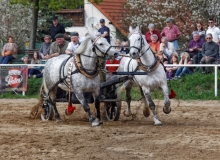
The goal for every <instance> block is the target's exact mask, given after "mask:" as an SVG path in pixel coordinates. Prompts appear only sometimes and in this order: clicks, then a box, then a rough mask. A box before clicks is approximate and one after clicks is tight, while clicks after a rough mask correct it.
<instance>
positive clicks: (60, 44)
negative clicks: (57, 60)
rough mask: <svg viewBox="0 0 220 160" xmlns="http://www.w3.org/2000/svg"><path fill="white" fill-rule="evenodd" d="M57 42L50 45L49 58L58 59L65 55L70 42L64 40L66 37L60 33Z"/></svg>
mask: <svg viewBox="0 0 220 160" xmlns="http://www.w3.org/2000/svg"><path fill="white" fill-rule="evenodd" d="M55 39H56V41H55V42H53V43H52V44H51V45H50V54H49V58H53V57H57V56H59V55H61V54H65V51H66V49H67V47H68V44H69V42H68V41H66V40H64V35H63V34H61V33H59V34H57V35H56V37H55Z"/></svg>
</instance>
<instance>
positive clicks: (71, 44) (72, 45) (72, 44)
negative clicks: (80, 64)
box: [67, 37, 85, 53]
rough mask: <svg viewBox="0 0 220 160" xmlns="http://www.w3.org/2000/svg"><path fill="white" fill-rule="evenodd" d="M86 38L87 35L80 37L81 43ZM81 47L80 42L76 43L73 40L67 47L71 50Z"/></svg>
mask: <svg viewBox="0 0 220 160" xmlns="http://www.w3.org/2000/svg"><path fill="white" fill-rule="evenodd" d="M84 39H85V37H80V38H79V43H81V42H82V41H83V40H84ZM78 47H79V44H78V43H77V44H74V43H73V42H72V41H71V42H70V43H69V44H68V47H67V49H68V50H69V51H71V52H73V53H74V52H75V50H76V49H77V48H78Z"/></svg>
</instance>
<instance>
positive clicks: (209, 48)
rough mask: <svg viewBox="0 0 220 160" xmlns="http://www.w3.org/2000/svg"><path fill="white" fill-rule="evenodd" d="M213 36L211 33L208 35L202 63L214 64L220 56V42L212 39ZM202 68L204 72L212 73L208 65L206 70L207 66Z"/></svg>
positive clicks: (203, 47)
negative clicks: (219, 45)
mask: <svg viewBox="0 0 220 160" xmlns="http://www.w3.org/2000/svg"><path fill="white" fill-rule="evenodd" d="M212 39H213V37H212V34H211V33H208V34H207V35H206V42H205V43H203V45H202V56H203V57H202V59H201V64H212V63H213V62H214V61H215V60H216V58H218V53H219V47H218V44H217V43H215V42H214V41H212ZM201 68H202V73H203V74H204V73H211V67H207V70H206V71H205V67H201Z"/></svg>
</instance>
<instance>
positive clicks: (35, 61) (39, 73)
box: [28, 52, 43, 78]
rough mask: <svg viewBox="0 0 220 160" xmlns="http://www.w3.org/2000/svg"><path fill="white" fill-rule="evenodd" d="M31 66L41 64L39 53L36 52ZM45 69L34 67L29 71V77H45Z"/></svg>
mask: <svg viewBox="0 0 220 160" xmlns="http://www.w3.org/2000/svg"><path fill="white" fill-rule="evenodd" d="M31 64H41V63H40V57H39V54H38V53H37V52H34V54H33V57H32V59H31ZM42 69H43V68H42V67H41V66H40V67H39V66H32V67H30V68H29V70H28V77H29V78H30V77H32V76H33V78H41V77H42V76H43V70H42Z"/></svg>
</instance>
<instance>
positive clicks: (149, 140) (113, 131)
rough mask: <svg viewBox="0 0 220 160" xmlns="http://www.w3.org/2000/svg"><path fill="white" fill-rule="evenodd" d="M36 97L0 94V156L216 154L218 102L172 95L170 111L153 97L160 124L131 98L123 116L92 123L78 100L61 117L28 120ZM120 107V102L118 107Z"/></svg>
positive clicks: (219, 125) (61, 105) (207, 156)
mask: <svg viewBox="0 0 220 160" xmlns="http://www.w3.org/2000/svg"><path fill="white" fill-rule="evenodd" d="M36 102H37V100H36V99H29V100H25V99H19V100H6V99H1V100H0V121H1V125H0V144H1V145H0V153H1V154H0V159H53V160H54V159H59V160H61V159H62V160H63V159H76V160H81V159H82V160H84V159H94V160H97V159H101V160H110V159H125V160H129V159H132V160H134V159H148V160H151V159H154V160H155V159H158V160H161V159H162V160H163V159H164V160H165V159H174V160H177V159H178V160H179V159H181V160H187V159H194V160H195V159H196V160H201V159H206V160H207V159H212V160H213V159H219V156H220V103H219V102H218V101H202V102H199V101H187V102H186V101H172V112H171V113H170V114H169V115H166V114H164V113H163V112H162V104H163V101H155V102H156V104H157V105H158V106H159V107H158V109H157V111H158V115H159V118H160V120H161V121H162V123H163V126H162V127H155V126H153V120H152V117H151V116H150V118H144V117H143V115H142V109H139V110H137V108H138V106H139V105H140V102H132V104H133V108H132V109H133V112H134V113H135V112H137V111H138V112H137V114H136V117H135V118H134V119H133V120H132V118H127V117H124V116H123V115H122V114H121V116H120V119H119V121H116V122H107V121H104V125H103V126H101V127H95V128H92V127H91V125H90V123H89V122H88V119H87V117H86V115H85V113H84V111H83V110H82V108H81V107H80V106H77V110H76V111H75V112H74V113H73V115H71V116H68V117H67V116H65V115H64V110H65V107H66V103H59V104H58V109H59V112H60V114H61V118H62V120H63V121H62V123H61V124H56V123H55V121H50V122H43V121H41V120H40V119H35V120H30V119H29V118H28V114H29V112H30V109H31V107H32V106H33V105H34V104H35V103H36ZM123 109H124V108H122V110H123Z"/></svg>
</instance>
